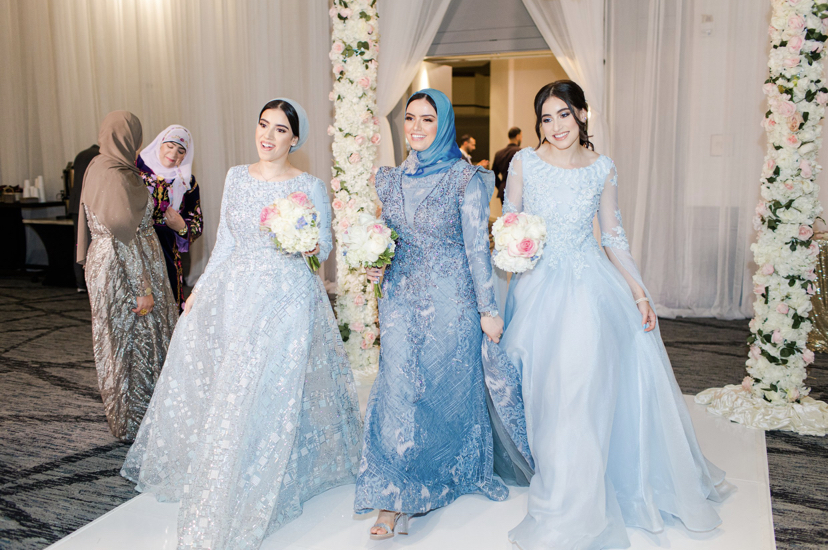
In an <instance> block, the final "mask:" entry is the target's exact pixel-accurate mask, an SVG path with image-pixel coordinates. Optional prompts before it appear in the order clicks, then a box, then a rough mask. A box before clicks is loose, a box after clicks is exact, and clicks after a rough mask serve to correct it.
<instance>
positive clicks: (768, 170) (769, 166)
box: [764, 158, 776, 175]
mask: <svg viewBox="0 0 828 550" xmlns="http://www.w3.org/2000/svg"><path fill="white" fill-rule="evenodd" d="M774 168H776V161H775V160H773V159H770V158H769V159H768V160H767V161H765V170H764V173H765V174H767V175H771V174H773V170H774Z"/></svg>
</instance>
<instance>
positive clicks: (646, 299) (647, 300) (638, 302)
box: [635, 296, 650, 305]
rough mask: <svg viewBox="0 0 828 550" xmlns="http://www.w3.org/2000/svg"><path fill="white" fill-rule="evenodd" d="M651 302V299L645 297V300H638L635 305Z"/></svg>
mask: <svg viewBox="0 0 828 550" xmlns="http://www.w3.org/2000/svg"><path fill="white" fill-rule="evenodd" d="M649 301H650V299H649V298H647V297H646V296H645V297H644V298H639V299H638V300H636V301H635V305H638V304H640V303H641V302H649Z"/></svg>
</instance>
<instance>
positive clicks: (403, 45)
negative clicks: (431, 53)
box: [377, 0, 451, 166]
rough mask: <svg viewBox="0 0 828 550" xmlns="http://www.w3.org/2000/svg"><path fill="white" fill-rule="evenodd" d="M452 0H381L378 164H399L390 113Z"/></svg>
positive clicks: (418, 65)
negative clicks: (389, 119)
mask: <svg viewBox="0 0 828 550" xmlns="http://www.w3.org/2000/svg"><path fill="white" fill-rule="evenodd" d="M450 3H451V0H405V1H400V0H380V1H379V2H378V3H377V13H378V15H379V28H380V53H379V59H378V61H379V67H378V74H377V110H378V111H379V112H378V114H379V117H380V135H381V136H382V139H381V140H380V145H379V151H378V156H377V164H378V165H379V166H395V165H396V163H395V161H394V144H393V142H392V139H391V125H390V123H389V121H388V115H389V114H390V113H391V110H392V109H393V108H394V106H395V105H396V104H397V102H399V100H400V97H401V96H402V95H403V94H404V93H405V90H406V89H407V88H408V86H409V85H410V84H411V81H412V80H414V77H415V76H416V75H417V71H418V69H419V68H420V64H421V63H422V61H423V57H425V54H426V52H427V51H428V48H429V46H431V43H432V42H433V41H434V36H435V35H436V34H437V30H438V29H439V28H440V23H441V22H442V21H443V16H444V15H445V14H446V10H447V9H448V6H449V4H450Z"/></svg>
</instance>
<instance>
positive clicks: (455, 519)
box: [49, 396, 776, 550]
mask: <svg viewBox="0 0 828 550" xmlns="http://www.w3.org/2000/svg"><path fill="white" fill-rule="evenodd" d="M685 399H686V400H687V402H688V406H689V407H690V412H691V414H692V416H693V424H694V426H695V427H696V433H697V435H698V438H699V442H700V444H701V447H702V450H703V451H704V453H705V455H706V456H707V458H709V459H710V460H711V461H712V462H713V463H714V464H716V465H717V466H719V467H721V468H723V469H724V470H725V471H726V472H727V479H728V481H730V482H731V483H732V484H734V485H736V487H737V488H738V491H737V492H736V493H735V494H734V495H732V496H731V497H730V498H729V499H728V500H727V501H726V502H724V503H722V504H719V505H717V508H718V510H719V514H720V515H721V516H722V520H723V523H722V525H721V527H719V529H717V530H715V531H712V532H710V533H691V532H689V531H687V530H686V529H684V527H683V526H682V525H681V523H680V522H671V523H670V524H669V525H668V526H667V527H666V528H665V530H664V532H662V533H660V534H657V535H654V534H650V533H647V532H645V531H641V530H638V529H630V530H629V534H630V540H631V541H632V548H633V549H636V550H643V549H650V548H669V549H671V550H774V549H775V548H776V543H775V541H774V535H773V517H772V515H771V498H770V485H769V483H768V463H767V455H766V450H765V434H764V432H761V431H758V430H750V429H747V428H744V427H742V426H740V425H738V424H732V423H730V422H729V421H727V420H725V419H723V418H719V417H715V416H712V415H710V414H708V413H707V412H706V411H705V410H704V408H703V407H701V406H699V405H696V404H695V403H693V400H692V397H691V396H685ZM526 492H527V490H526V489H525V488H511V495H510V497H509V500H507V501H506V502H491V501H489V500H487V499H485V498H484V497H481V496H477V495H471V496H465V497H461V498H460V499H458V500H457V501H456V502H455V503H453V504H452V505H450V506H448V507H446V508H443V509H441V510H437V511H435V512H432V513H430V514H428V515H426V516H424V517H420V518H415V519H413V520H412V521H411V525H410V533H411V534H410V535H408V536H397V537H394V538H393V539H391V540H388V541H379V542H375V541H371V540H370V539H369V538H368V530H369V528H370V526H371V525H372V524H373V523H374V520H375V517H376V514H370V515H367V516H355V515H354V514H353V512H352V504H353V494H354V490H353V485H347V486H344V487H339V488H337V489H334V490H332V491H328V492H327V493H324V494H322V495H320V496H318V497H316V498H314V499H313V500H311V501H309V502H307V503H306V504H305V510H304V514H303V515H302V516H301V517H300V518H299V519H297V520H296V521H294V522H293V523H291V524H288V525H287V526H285V528H283V529H282V530H280V531H278V532H277V533H275V534H274V535H273V536H271V537H270V538H268V539H266V540H265V541H264V544H263V545H262V550H276V549H279V550H352V549H354V550H356V549H359V550H363V549H372V548H378V549H389V550H390V549H393V548H416V549H423V550H426V549H427V550H466V549H469V550H471V549H474V550H488V549H493V550H494V549H497V550H510V549H511V548H513V547H512V545H511V544H509V542H508V539H507V537H506V533H507V532H508V531H509V529H511V528H512V527H514V526H515V525H517V524H518V523H519V522H520V520H521V519H523V516H524V514H525V512H526ZM177 511H178V505H177V504H160V503H158V502H156V501H155V499H154V498H153V497H152V496H151V495H140V496H138V497H136V498H134V499H132V500H130V501H129V502H127V503H125V504H123V505H121V506H119V507H118V508H116V509H114V510H112V511H111V512H109V513H107V514H105V515H103V516H101V517H100V518H98V519H97V520H95V521H93V522H92V523H90V524H89V525H87V526H85V527H83V528H81V529H79V530H78V531H76V532H75V533H72V534H71V535H69V536H68V537H66V538H65V539H63V540H61V541H58V542H57V543H55V544H54V545H52V546H50V547H49V548H50V549H51V550H112V549H114V548H118V549H119V550H173V549H175V545H176V544H175V543H176V514H177Z"/></svg>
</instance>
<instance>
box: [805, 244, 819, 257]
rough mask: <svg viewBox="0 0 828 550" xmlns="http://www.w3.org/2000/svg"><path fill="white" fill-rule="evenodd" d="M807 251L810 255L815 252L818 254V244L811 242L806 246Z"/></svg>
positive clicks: (814, 254) (813, 254)
mask: <svg viewBox="0 0 828 550" xmlns="http://www.w3.org/2000/svg"><path fill="white" fill-rule="evenodd" d="M808 253H809V254H810V255H811V256H816V255H817V254H819V245H818V244H817V243H811V245H810V246H809V247H808Z"/></svg>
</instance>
